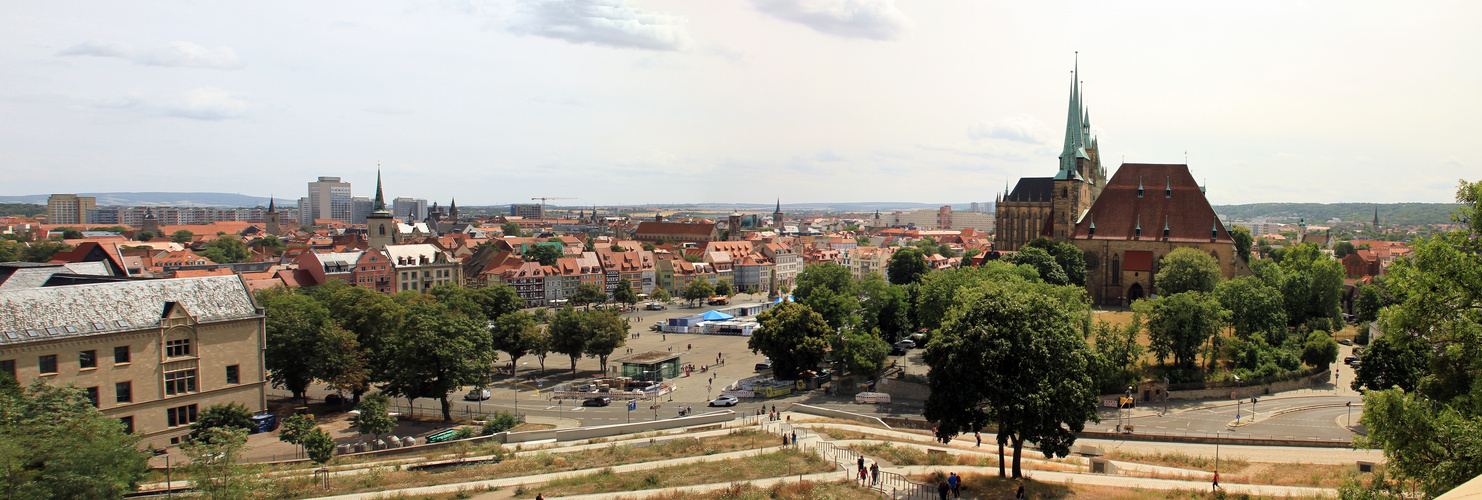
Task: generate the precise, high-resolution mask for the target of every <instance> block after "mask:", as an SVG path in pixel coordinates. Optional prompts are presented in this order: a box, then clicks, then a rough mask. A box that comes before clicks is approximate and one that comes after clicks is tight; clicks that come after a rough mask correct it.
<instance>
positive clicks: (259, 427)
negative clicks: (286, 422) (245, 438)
mask: <svg viewBox="0 0 1482 500" xmlns="http://www.w3.org/2000/svg"><path fill="white" fill-rule="evenodd" d="M277 428H278V416H277V415H273V414H271V413H265V414H262V415H253V416H252V433H253V434H257V433H259V432H272V431H273V429H277Z"/></svg>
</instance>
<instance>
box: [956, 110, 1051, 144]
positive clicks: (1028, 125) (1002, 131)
mask: <svg viewBox="0 0 1482 500" xmlns="http://www.w3.org/2000/svg"><path fill="white" fill-rule="evenodd" d="M967 136H968V137H970V138H972V140H975V141H976V140H980V139H1008V140H1011V141H1019V142H1027V143H1029V144H1044V143H1045V141H1047V140H1048V139H1049V137H1050V128H1049V126H1047V125H1045V122H1042V121H1039V119H1037V118H1035V117H1033V116H1030V115H1019V116H1009V117H1004V118H1002V119H1000V120H998V121H995V122H980V123H976V124H973V125H972V126H969V127H968V128H967Z"/></svg>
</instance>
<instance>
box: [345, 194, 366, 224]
mask: <svg viewBox="0 0 1482 500" xmlns="http://www.w3.org/2000/svg"><path fill="white" fill-rule="evenodd" d="M370 213H371V199H370V197H369V196H355V197H352V198H350V223H351V224H365V217H366V216H368V215H370Z"/></svg>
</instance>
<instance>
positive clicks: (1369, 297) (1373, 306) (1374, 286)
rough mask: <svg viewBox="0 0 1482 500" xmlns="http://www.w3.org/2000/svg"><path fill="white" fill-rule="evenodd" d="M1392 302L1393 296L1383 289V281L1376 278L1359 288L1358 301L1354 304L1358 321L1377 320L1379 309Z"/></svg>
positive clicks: (1369, 321) (1368, 321) (1366, 322)
mask: <svg viewBox="0 0 1482 500" xmlns="http://www.w3.org/2000/svg"><path fill="white" fill-rule="evenodd" d="M1393 303H1394V297H1391V296H1390V295H1389V293H1388V292H1386V291H1385V290H1384V284H1383V282H1382V281H1377V280H1376V281H1375V282H1372V283H1369V284H1367V285H1364V287H1363V288H1361V289H1359V298H1358V303H1356V304H1354V309H1356V310H1357V311H1356V312H1357V313H1358V314H1357V316H1358V321H1359V323H1361V324H1368V323H1372V322H1374V321H1378V320H1379V311H1380V310H1382V309H1384V307H1385V306H1388V305H1390V304H1393Z"/></svg>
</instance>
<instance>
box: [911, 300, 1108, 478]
mask: <svg viewBox="0 0 1482 500" xmlns="http://www.w3.org/2000/svg"><path fill="white" fill-rule="evenodd" d="M980 290H981V291H980V293H979V294H977V295H976V297H974V298H973V299H972V300H971V301H970V302H965V303H963V304H960V305H959V306H958V307H957V308H956V310H955V311H954V312H953V313H952V314H950V315H949V319H948V320H947V321H946V323H945V324H943V326H942V330H941V333H940V334H939V335H937V336H935V337H934V338H933V339H932V340H931V342H930V343H928V344H927V346H926V354H925V356H924V357H925V360H926V363H927V364H928V365H930V366H931V371H930V372H929V374H928V379H927V380H928V384H929V385H930V387H931V394H930V395H929V396H927V399H926V404H925V408H924V411H923V414H924V415H925V416H926V418H927V420H930V421H933V422H937V424H936V437H937V438H940V439H947V438H950V437H952V436H955V435H957V434H961V433H965V432H974V431H977V430H979V429H982V428H984V427H986V426H988V425H990V424H992V425H996V426H997V428H998V442H999V445H1000V446H1002V445H1004V444H1012V445H1013V447H1014V468H1013V471H1014V472H1013V475H1014V477H1022V473H1021V470H1020V455H1021V452H1022V450H1023V445H1024V442H1025V441H1029V442H1033V443H1036V444H1037V445H1038V447H1039V449H1040V451H1043V452H1044V453H1045V454H1046V455H1054V456H1060V457H1064V456H1066V455H1067V454H1068V453H1069V452H1070V446H1071V445H1072V444H1074V443H1075V435H1076V433H1078V432H1080V431H1081V430H1082V429H1083V428H1084V424H1085V422H1086V421H1099V418H1098V417H1097V414H1096V392H1095V389H1096V387H1094V382H1093V380H1092V378H1091V376H1090V373H1088V371H1087V367H1088V365H1089V362H1090V352H1089V349H1088V348H1087V346H1086V341H1085V339H1084V338H1083V337H1082V336H1081V331H1080V330H1079V328H1078V325H1080V324H1082V323H1083V322H1084V321H1085V318H1084V316H1083V312H1082V309H1081V308H1080V307H1078V306H1077V305H1074V304H1067V303H1066V302H1065V301H1063V300H1062V299H1059V298H1056V297H1054V296H1051V295H1049V294H1045V293H1043V290H1044V289H1043V288H1042V287H1030V286H1023V284H1022V283H1020V284H1015V283H1004V284H994V285H988V286H985V287H983V288H981V289H980ZM1000 463H1001V462H1000ZM999 470H1000V474H1002V471H1003V468H1002V466H1001V465H1000V469H999Z"/></svg>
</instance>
